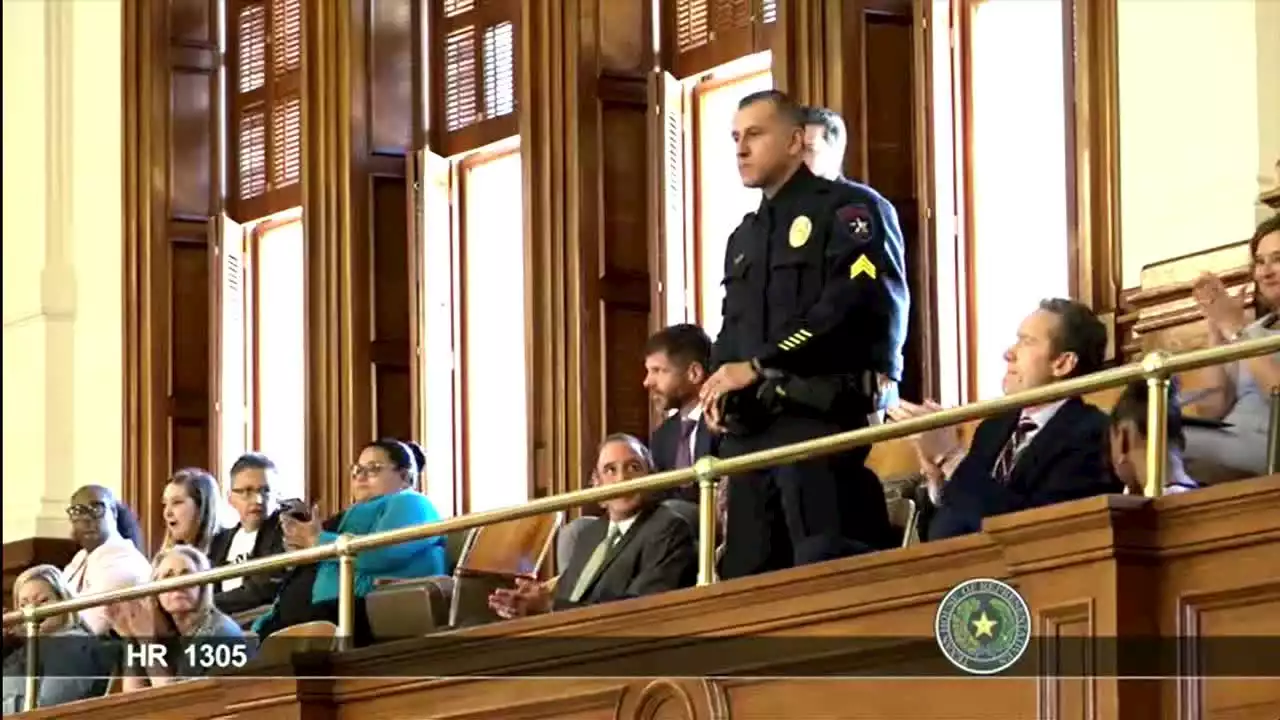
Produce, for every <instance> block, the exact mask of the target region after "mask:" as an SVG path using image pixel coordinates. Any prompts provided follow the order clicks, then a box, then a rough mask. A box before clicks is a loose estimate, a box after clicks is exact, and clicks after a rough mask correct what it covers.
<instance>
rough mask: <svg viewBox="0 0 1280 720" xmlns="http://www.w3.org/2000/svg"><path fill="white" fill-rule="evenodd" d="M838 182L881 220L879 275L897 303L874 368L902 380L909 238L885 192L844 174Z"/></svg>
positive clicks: (908, 298) (908, 299)
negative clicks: (882, 262)
mask: <svg viewBox="0 0 1280 720" xmlns="http://www.w3.org/2000/svg"><path fill="white" fill-rule="evenodd" d="M835 182H836V183H839V184H841V185H844V186H845V187H847V188H850V189H851V190H852V191H853V193H854V194H855V195H858V196H861V197H862V198H863V199H864V200H866V202H867V205H868V207H870V208H872V209H873V210H874V215H875V216H876V218H877V219H878V220H879V221H880V222H879V223H878V224H876V225H875V229H877V230H878V231H879V239H878V242H879V243H880V245H881V247H882V248H883V252H884V263H885V264H884V267H883V268H881V269H880V272H879V276H883V280H884V283H885V289H886V290H888V292H889V299H890V301H891V302H892V303H893V305H892V307H891V309H890V312H889V334H888V335H887V336H885V337H884V338H883V339H882V342H883V345H882V346H881V347H877V348H874V349H873V357H874V358H875V359H876V360H877V362H878V363H879V364H878V365H876V366H875V367H874V368H873V369H874V370H875V371H876V372H881V373H884V374H885V375H888V376H889V377H891V378H893V379H894V380H899V381H901V380H902V364H903V354H904V352H905V348H906V345H907V324H908V322H909V320H910V315H911V294H910V288H908V286H907V257H906V241H905V240H904V239H903V237H902V225H901V224H900V223H899V222H898V211H897V210H896V209H895V208H894V207H893V203H891V202H889V201H888V199H886V198H885V197H884V196H883V195H881V194H880V193H878V192H876V191H875V190H874V189H873V188H872V187H871V186H869V185H864V184H862V183H860V182H857V181H856V180H850V179H849V178H846V177H844V176H841V177H838V178H836V180H835Z"/></svg>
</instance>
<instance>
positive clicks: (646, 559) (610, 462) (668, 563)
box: [489, 433, 698, 618]
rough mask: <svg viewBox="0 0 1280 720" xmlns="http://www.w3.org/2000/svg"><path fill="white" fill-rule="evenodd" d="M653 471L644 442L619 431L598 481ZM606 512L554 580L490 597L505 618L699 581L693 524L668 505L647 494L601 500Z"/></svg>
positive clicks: (603, 450)
mask: <svg viewBox="0 0 1280 720" xmlns="http://www.w3.org/2000/svg"><path fill="white" fill-rule="evenodd" d="M652 471H653V458H652V457H651V456H650V454H649V451H648V449H647V448H645V446H644V444H643V443H641V442H640V441H639V440H637V439H636V438H634V437H632V436H630V435H625V434H621V433H619V434H614V435H610V436H609V437H607V438H605V441H604V442H603V443H601V444H600V452H599V454H598V459H597V461H596V467H595V470H594V472H593V474H592V477H593V481H594V482H595V483H596V484H600V485H608V484H611V483H616V482H622V481H624V480H634V479H635V478H638V477H641V476H643V475H647V474H649V473H651V472H652ZM601 504H602V505H603V507H604V509H605V511H606V513H605V515H604V516H602V517H599V518H596V520H595V522H594V523H592V524H590V525H588V526H586V527H585V528H583V530H582V532H581V534H580V535H579V536H578V538H577V539H576V541H575V544H576V547H575V548H574V550H573V552H572V553H571V554H570V556H571V558H572V559H571V560H570V561H569V566H568V567H566V568H565V570H564V572H563V573H561V574H560V577H559V579H558V580H557V582H556V583H555V585H554V588H552V587H550V586H549V585H550V584H542V583H539V582H537V581H535V580H532V579H523V578H522V579H519V580H517V581H516V587H515V588H512V589H506V588H500V589H498V590H494V591H493V594H492V595H490V596H489V607H491V608H493V611H494V612H495V613H497V614H498V616H499V617H503V618H514V617H523V616H525V615H536V614H540V613H545V612H550V611H552V610H563V609H567V608H572V607H580V606H583V605H594V604H596V603H602V602H608V601H610V600H621V599H625V598H633V597H640V596H642V595H652V594H653V593H659V592H664V591H666V590H675V589H676V588H682V587H688V586H691V585H693V583H694V581H695V580H696V575H697V564H698V563H697V557H696V553H695V552H694V537H693V528H692V527H691V526H690V525H689V522H688V521H687V520H685V519H684V518H682V517H680V516H679V515H678V514H676V513H675V512H672V511H671V510H670V509H668V508H667V507H665V506H663V505H662V504H660V503H658V502H656V501H655V499H654V498H648V497H644V496H641V495H630V496H626V497H620V498H614V499H613V500H607V501H605V502H604V503H601Z"/></svg>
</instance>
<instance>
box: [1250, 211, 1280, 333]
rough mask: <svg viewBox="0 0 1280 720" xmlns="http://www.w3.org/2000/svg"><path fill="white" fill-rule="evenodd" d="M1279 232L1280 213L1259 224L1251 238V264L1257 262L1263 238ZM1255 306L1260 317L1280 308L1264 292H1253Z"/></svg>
mask: <svg viewBox="0 0 1280 720" xmlns="http://www.w3.org/2000/svg"><path fill="white" fill-rule="evenodd" d="M1278 232H1280V213H1275V214H1274V215H1272V216H1271V217H1269V218H1267V219H1266V220H1263V221H1262V222H1261V223H1260V224H1259V225H1258V228H1257V229H1256V230H1254V231H1253V237H1251V238H1249V264H1250V265H1253V264H1255V263H1257V257H1258V245H1260V244H1262V238H1264V237H1266V236H1268V235H1270V234H1272V233H1278ZM1253 307H1254V315H1255V316H1256V317H1258V318H1261V317H1262V316H1263V315H1266V314H1267V313H1273V312H1276V310H1277V309H1280V308H1274V307H1271V305H1270V304H1269V303H1268V302H1267V301H1266V298H1264V297H1262V293H1259V292H1254V294H1253Z"/></svg>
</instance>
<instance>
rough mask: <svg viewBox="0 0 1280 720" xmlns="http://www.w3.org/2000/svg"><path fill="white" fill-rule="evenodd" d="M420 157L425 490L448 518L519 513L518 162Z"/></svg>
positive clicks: (501, 150)
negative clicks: (504, 510)
mask: <svg viewBox="0 0 1280 720" xmlns="http://www.w3.org/2000/svg"><path fill="white" fill-rule="evenodd" d="M423 155H424V156H426V167H424V168H423V171H424V175H425V177H424V182H423V189H424V197H423V203H422V213H423V217H422V228H423V236H422V241H423V252H422V262H423V267H422V278H423V292H422V302H423V304H424V307H423V311H422V315H423V318H424V328H423V335H424V341H423V354H424V361H425V362H424V366H425V368H424V380H423V388H422V392H423V405H424V409H423V412H422V420H423V422H424V423H425V425H426V431H425V433H423V437H424V439H425V441H426V451H427V485H426V487H427V492H428V493H429V494H430V495H431V498H432V501H433V502H434V503H435V504H436V506H437V507H439V508H440V510H441V512H443V513H446V514H456V513H462V512H480V511H484V510H492V509H494V508H499V507H506V506H509V505H518V504H521V503H525V502H528V500H529V471H530V450H529V447H530V446H529V419H528V412H529V403H528V395H529V389H528V382H527V379H526V374H525V368H526V365H527V363H526V362H525V326H526V325H525V251H524V214H523V212H522V208H523V200H522V197H523V192H522V190H523V178H522V170H521V162H520V153H519V150H518V149H517V148H515V147H512V146H511V145H510V144H504V145H503V146H498V147H493V148H489V149H486V150H482V151H479V152H477V153H474V154H472V155H469V156H464V157H461V158H455V159H453V160H447V159H445V158H442V157H437V156H433V155H430V153H423ZM451 198H456V200H457V201H458V203H457V204H454V205H451ZM453 207H459V208H460V211H459V212H458V213H456V214H455V213H454V212H453V210H452V208H453Z"/></svg>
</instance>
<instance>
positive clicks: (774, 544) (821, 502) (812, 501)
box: [720, 415, 893, 579]
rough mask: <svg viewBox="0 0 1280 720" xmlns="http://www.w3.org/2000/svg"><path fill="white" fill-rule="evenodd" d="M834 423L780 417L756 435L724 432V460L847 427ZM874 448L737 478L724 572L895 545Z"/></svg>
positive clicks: (751, 572)
mask: <svg viewBox="0 0 1280 720" xmlns="http://www.w3.org/2000/svg"><path fill="white" fill-rule="evenodd" d="M842 429H844V430H847V429H849V428H841V427H839V426H837V425H835V424H834V423H827V422H823V421H820V420H814V419H810V418H803V417H792V416H785V415H784V416H780V417H778V418H777V419H776V420H775V421H774V422H773V423H772V425H770V426H769V428H768V429H766V430H765V431H763V432H761V433H758V434H756V435H752V436H746V437H735V436H729V435H726V436H725V437H724V438H723V439H722V440H721V443H720V454H721V456H722V457H735V456H738V455H745V454H747V453H750V452H754V451H758V450H766V449H769V448H775V447H779V446H781V445H789V444H792V443H796V442H800V441H802V440H808V439H811V438H815V437H821V436H823V435H830V434H832V433H836V432H841V431H842ZM868 452H869V449H868V448H865V447H863V448H857V449H854V450H851V451H849V452H845V453H840V454H837V455H827V456H824V457H819V458H813V459H810V460H806V461H802V462H799V463H795V464H791V465H781V466H778V467H774V468H770V469H768V470H762V471H758V472H754V473H747V474H743V475H738V476H735V477H734V478H732V479H731V480H730V481H729V482H730V483H731V485H730V486H729V519H728V527H727V528H726V536H725V553H724V557H723V558H722V559H721V564H720V577H721V578H722V579H729V578H735V577H745V576H747V575H754V574H757V573H762V572H768V571H769V570H779V569H782V568H788V567H793V566H795V565H805V564H808V563H813V562H821V561H823V560H831V559H834V558H838V557H845V556H847V555H856V554H858V553H862V552H871V551H873V550H877V549H882V548H886V547H890V546H891V545H892V544H893V541H892V532H891V530H890V526H889V514H888V510H887V508H886V506H885V497H884V490H883V489H882V488H881V486H880V481H879V479H878V478H877V477H876V475H875V473H874V472H872V471H871V470H870V469H868V468H867V467H866V465H865V464H864V462H865V460H866V457H867V454H868Z"/></svg>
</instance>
